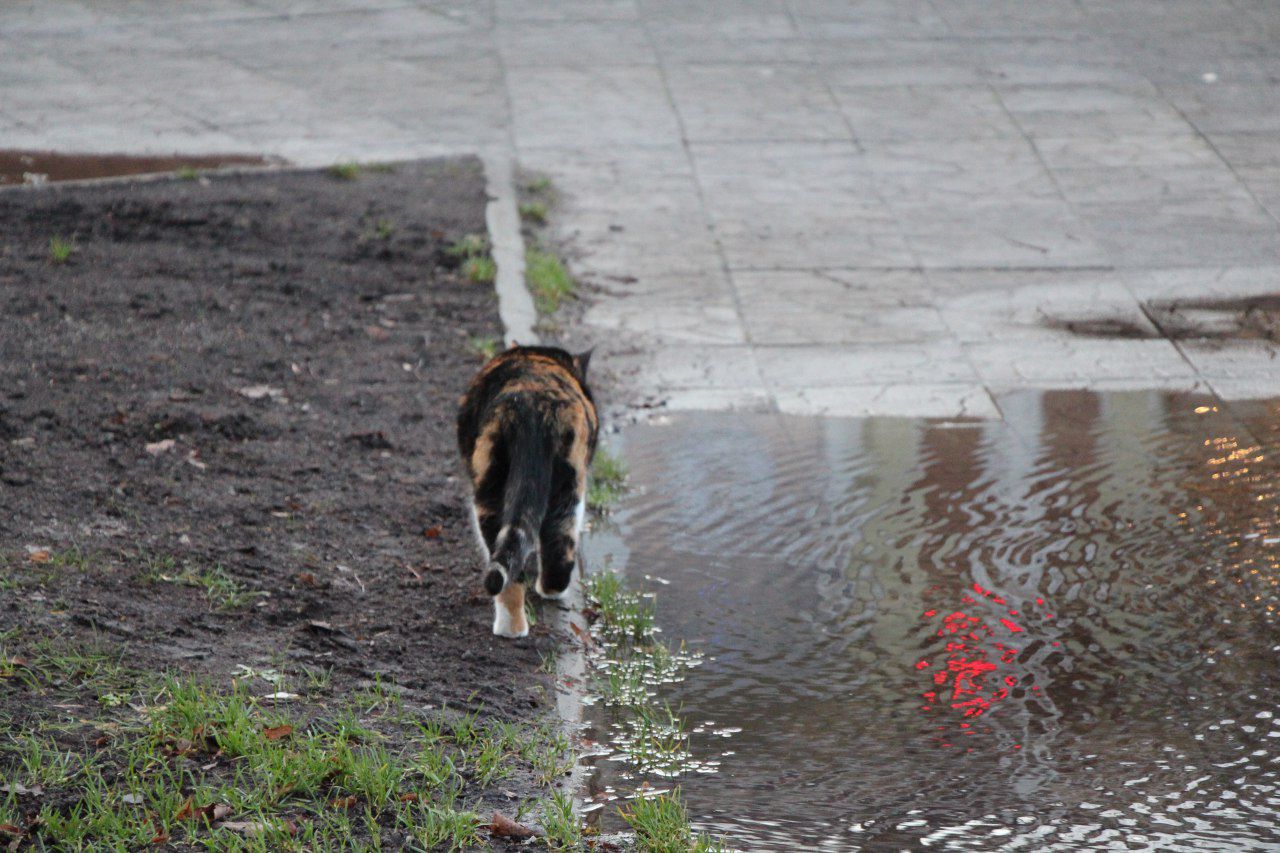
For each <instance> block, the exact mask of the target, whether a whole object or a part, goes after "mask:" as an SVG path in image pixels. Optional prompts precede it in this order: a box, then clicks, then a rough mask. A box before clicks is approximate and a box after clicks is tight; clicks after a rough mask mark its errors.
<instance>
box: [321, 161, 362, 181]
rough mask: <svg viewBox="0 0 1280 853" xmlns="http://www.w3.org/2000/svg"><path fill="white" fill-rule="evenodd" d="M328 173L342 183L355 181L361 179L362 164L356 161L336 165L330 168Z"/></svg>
mask: <svg viewBox="0 0 1280 853" xmlns="http://www.w3.org/2000/svg"><path fill="white" fill-rule="evenodd" d="M328 172H329V174H330V175H331V176H332V177H335V178H337V179H338V180H340V181H354V180H355V179H356V178H358V177H360V164H359V163H357V162H355V161H354V160H347V161H344V162H342V163H334V164H333V165H332V166H330V167H329V169H328Z"/></svg>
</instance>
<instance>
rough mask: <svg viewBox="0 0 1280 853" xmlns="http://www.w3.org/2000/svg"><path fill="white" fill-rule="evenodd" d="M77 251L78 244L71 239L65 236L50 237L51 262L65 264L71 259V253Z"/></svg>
mask: <svg viewBox="0 0 1280 853" xmlns="http://www.w3.org/2000/svg"><path fill="white" fill-rule="evenodd" d="M75 251H76V244H75V243H74V242H72V241H71V240H68V239H66V238H63V237H58V236H54V237H50V238H49V262H50V263H52V264H65V263H66V262H67V261H69V260H70V259H71V255H72V254H73V253H74V252H75Z"/></svg>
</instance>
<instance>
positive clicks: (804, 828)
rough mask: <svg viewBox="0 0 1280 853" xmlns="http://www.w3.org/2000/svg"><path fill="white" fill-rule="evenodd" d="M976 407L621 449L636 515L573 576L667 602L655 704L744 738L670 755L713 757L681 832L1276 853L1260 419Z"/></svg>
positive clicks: (758, 428)
mask: <svg viewBox="0 0 1280 853" xmlns="http://www.w3.org/2000/svg"><path fill="white" fill-rule="evenodd" d="M1000 405H1001V408H1002V411H1003V412H1004V413H1005V416H1006V421H1005V422H999V423H984V424H980V425H976V426H963V425H955V424H945V423H933V422H924V421H911V420H890V419H870V420H861V421H855V420H835V419H825V420H824V419H811V420H809V419H787V418H781V417H771V416H746V415H724V414H721V415H688V416H682V417H677V418H675V419H674V420H672V421H671V422H670V423H669V424H667V425H662V426H652V425H650V426H640V427H635V428H632V429H631V430H629V431H628V432H627V433H625V434H624V436H623V439H624V441H625V447H624V450H625V453H626V456H627V458H628V461H629V464H630V466H631V470H632V473H633V479H634V481H635V483H636V485H637V486H638V487H639V488H638V490H637V494H636V495H635V496H634V497H633V498H632V499H631V500H630V501H628V504H627V506H626V507H625V508H624V510H623V511H622V512H620V513H619V514H618V516H617V519H616V521H617V532H616V534H615V535H612V536H600V537H599V538H597V539H593V541H592V542H591V543H590V546H589V547H588V549H587V555H588V560H589V561H591V562H598V561H599V560H601V559H603V558H604V556H605V555H606V554H610V555H612V557H613V559H614V564H615V565H619V564H625V565H626V567H627V571H628V573H629V575H630V576H631V578H632V579H633V582H641V583H642V580H641V579H642V577H643V575H645V574H652V575H657V576H660V577H662V578H665V579H667V580H669V581H670V585H668V586H662V587H660V588H659V590H660V594H659V622H660V624H661V625H662V627H663V631H664V634H663V636H664V637H665V638H667V639H668V640H677V641H678V640H687V641H688V642H689V644H690V646H691V648H693V649H696V650H699V651H702V652H705V653H706V654H707V655H708V656H709V659H708V660H707V661H706V662H705V663H704V664H703V665H702V666H701V667H699V668H698V669H697V670H695V671H694V672H693V673H692V674H691V675H690V677H689V678H688V679H687V680H686V681H685V682H683V683H681V684H678V685H673V686H671V687H669V688H667V689H666V690H665V691H664V694H663V695H664V698H669V699H670V700H671V702H672V704H673V705H677V704H679V705H683V708H684V710H685V716H686V718H687V719H689V720H690V721H691V722H693V723H695V724H696V723H699V722H701V721H704V720H708V721H712V722H713V723H715V724H716V725H719V726H732V727H741V728H742V731H741V732H740V733H735V734H733V735H732V736H731V737H729V738H727V739H726V738H715V739H708V738H704V739H702V740H699V738H698V737H695V739H694V743H695V747H696V748H698V749H703V750H704V751H707V752H708V754H706V755H700V756H698V757H700V758H717V757H718V753H722V752H729V753H730V754H729V755H728V756H725V757H719V760H720V761H721V765H720V772H719V773H718V774H716V775H714V776H709V777H708V776H705V775H702V776H691V777H690V778H689V779H687V780H685V783H684V784H685V790H686V795H687V798H688V801H689V804H690V806H691V809H692V810H693V812H694V814H695V815H697V816H698V817H699V818H700V821H701V825H702V826H703V827H704V828H708V829H714V830H717V831H725V832H728V833H730V834H731V835H732V836H733V838H734V839H736V840H737V842H738V844H739V845H740V846H741V847H744V848H747V849H766V848H771V849H779V850H782V849H788V850H790V849H797V846H799V847H833V848H840V849H849V848H855V847H858V846H862V845H870V846H875V845H885V846H890V847H893V846H903V845H912V844H916V843H919V842H921V841H923V840H925V839H929V840H931V841H932V842H934V843H936V844H937V845H938V846H944V847H981V848H988V847H996V846H1004V845H1009V846H1010V847H1013V848H1017V847H1022V848H1025V849H1044V848H1047V847H1053V846H1055V845H1061V846H1063V847H1080V846H1086V847H1096V846H1104V845H1107V844H1111V843H1116V844H1119V843H1121V839H1124V840H1126V841H1128V842H1135V841H1136V842H1137V843H1139V844H1142V843H1150V844H1159V845H1161V846H1173V847H1174V848H1176V847H1178V846H1179V845H1181V846H1184V847H1190V846H1193V845H1196V844H1200V845H1209V846H1218V847H1221V846H1224V845H1225V846H1230V847H1234V848H1236V849H1244V848H1248V847H1250V846H1252V847H1263V846H1268V845H1276V844H1280V826H1278V824H1277V820H1276V817H1275V815H1276V813H1277V808H1280V782H1277V776H1276V772H1277V771H1276V769H1275V768H1276V767H1277V764H1276V762H1277V756H1278V755H1280V723H1277V722H1276V718H1275V717H1274V716H1272V715H1273V714H1275V713H1276V712H1277V711H1280V708H1278V707H1277V703H1278V701H1280V683H1278V680H1277V678H1276V672H1277V667H1276V662H1277V648H1280V631H1277V627H1276V622H1275V606H1276V603H1277V595H1276V582H1277V576H1278V575H1280V572H1278V571H1277V555H1280V539H1278V538H1277V537H1280V528H1278V527H1277V525H1276V513H1277V506H1278V505H1280V504H1278V503H1277V500H1276V497H1275V495H1274V493H1273V484H1274V479H1273V474H1272V472H1273V470H1274V469H1273V468H1272V467H1271V466H1272V462H1271V460H1269V459H1266V458H1264V457H1265V456H1266V455H1267V452H1268V451H1269V450H1274V449H1275V446H1276V444H1277V439H1276V434H1275V433H1274V432H1273V430H1274V429H1275V428H1274V426H1273V424H1274V423H1275V409H1274V407H1273V408H1271V409H1268V408H1267V407H1264V406H1255V407H1253V408H1252V409H1249V410H1247V411H1245V414H1246V415H1247V423H1241V422H1240V421H1238V420H1236V419H1234V418H1233V417H1232V416H1231V415H1230V414H1229V413H1226V412H1220V411H1217V409H1216V408H1215V407H1214V406H1213V404H1212V403H1206V402H1205V401H1204V400H1203V399H1200V398H1190V397H1182V396H1171V395H1167V394H1159V393H1123V394H1110V395H1094V394H1087V393H1083V392H1052V393H1047V394H1031V393H1028V394H1019V395H1013V396H1010V397H1007V398H1004V399H1002V400H1001V401H1000ZM1197 409H1199V411H1197ZM1242 411H1243V410H1242ZM1264 447H1265V448H1266V450H1264V449H1263V448H1264ZM624 542H625V546H626V552H625V553H624V552H623V551H622V550H621V549H620V547H619V546H620V545H621V543H624ZM712 752H714V753H716V754H711V753H712ZM606 772H611V773H617V772H618V771H617V770H616V768H614V769H611V770H608V771H606ZM607 781H608V780H607V779H606V780H605V782H607ZM618 787H619V788H623V787H625V785H619V786H618ZM1143 839H1145V841H1143Z"/></svg>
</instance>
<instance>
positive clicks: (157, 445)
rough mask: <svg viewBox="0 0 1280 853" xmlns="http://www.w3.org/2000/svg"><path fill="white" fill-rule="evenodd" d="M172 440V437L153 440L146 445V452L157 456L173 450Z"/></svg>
mask: <svg viewBox="0 0 1280 853" xmlns="http://www.w3.org/2000/svg"><path fill="white" fill-rule="evenodd" d="M173 445H174V440H173V439H172V438H165V439H161V440H160V441H153V442H151V443H149V444H148V445H147V452H148V453H150V454H151V455H152V456H159V455H160V454H161V453H168V452H169V451H170V450H173Z"/></svg>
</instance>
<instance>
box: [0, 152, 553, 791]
mask: <svg viewBox="0 0 1280 853" xmlns="http://www.w3.org/2000/svg"><path fill="white" fill-rule="evenodd" d="M485 201H486V199H485V195H484V181H483V175H482V173H481V169H480V166H479V164H478V163H477V162H476V161H475V160H471V159H466V160H449V161H433V162H426V163H415V164H399V165H396V166H394V167H389V168H384V169H377V170H373V169H363V170H361V172H360V173H359V175H358V176H356V177H355V178H354V179H343V178H342V177H341V176H340V175H339V174H330V173H328V172H324V171H275V172H266V173H259V174H222V175H216V174H215V175H212V176H209V177H202V178H201V179H199V180H178V179H174V180H162V181H145V182H138V183H109V184H99V185H47V186H41V187H26V188H14V189H9V190H4V191H0V228H2V229H3V233H4V235H5V237H4V242H3V249H2V251H0V481H2V482H0V519H3V520H4V523H3V525H2V526H0V554H2V555H3V560H4V564H3V574H2V575H0V580H2V581H3V583H0V637H4V636H8V638H9V642H10V643H11V644H16V646H17V647H18V648H20V647H21V644H22V643H23V642H24V640H28V639H34V638H39V637H48V636H58V637H61V638H65V639H70V640H85V641H90V640H93V641H97V642H102V641H105V642H107V643H109V644H111V645H112V646H114V647H116V648H118V649H120V650H122V651H123V653H124V656H125V659H126V661H127V663H128V664H129V665H130V666H132V667H135V668H138V669H144V670H153V671H160V670H174V669H177V670H181V671H184V672H189V673H195V674H197V675H200V676H208V677H209V678H211V679H213V680H215V681H216V682H217V683H228V682H229V680H230V678H231V677H232V676H233V675H234V674H235V673H236V667H237V665H241V664H243V665H246V666H251V667H266V666H270V665H272V664H273V662H274V663H275V664H276V665H279V664H280V662H281V661H284V662H285V666H287V667H301V668H309V669H312V670H317V669H329V668H331V669H332V674H333V675H332V683H331V686H330V690H331V691H332V692H334V693H341V692H342V691H346V690H354V689H359V688H361V687H367V686H368V684H369V683H370V682H371V681H375V680H377V681H380V682H381V683H382V684H384V685H389V686H390V687H389V688H388V689H392V690H394V691H395V692H397V693H399V694H401V695H402V696H403V697H404V698H405V701H406V703H407V705H408V706H409V707H410V708H414V707H429V706H430V707H439V706H441V705H443V704H445V703H448V704H449V705H451V706H452V707H455V708H463V709H468V708H483V709H485V713H486V714H491V715H495V716H498V717H501V718H503V719H507V720H514V721H530V720H534V719H538V718H541V717H542V715H544V714H545V713H546V709H547V708H551V707H554V697H553V696H552V695H551V690H550V684H549V681H548V678H547V676H545V675H541V674H539V672H538V668H539V664H540V650H541V651H546V650H548V649H549V648H550V646H551V645H552V639H551V637H550V636H549V635H548V630H547V625H546V622H545V620H544V621H543V622H542V623H541V624H539V625H537V626H535V628H534V635H533V636H532V637H531V638H529V639H527V640H523V641H515V642H512V641H509V640H499V639H497V638H494V637H493V636H492V635H491V633H490V630H489V621H490V607H489V603H488V599H487V598H486V597H485V596H484V595H483V594H482V590H481V588H480V582H479V580H480V576H479V571H478V569H477V566H476V563H475V559H476V558H475V555H474V553H473V546H472V539H471V534H470V530H469V519H468V518H467V515H466V513H465V511H464V503H463V491H462V485H461V481H460V479H459V477H458V473H459V470H458V463H457V458H456V449H455V445H454V435H453V418H454V412H455V406H456V402H457V399H458V397H459V394H460V393H461V391H462V390H463V388H464V386H465V384H466V382H467V381H468V379H469V377H470V376H471V375H472V373H473V372H474V371H475V370H476V369H477V368H478V366H479V364H480V359H479V357H478V356H477V355H476V352H475V350H474V347H473V346H472V343H473V342H474V340H475V339H478V338H485V337H490V336H498V335H499V334H500V328H499V325H498V321H497V312H496V303H495V297H494V295H493V291H492V288H491V287H490V286H488V285H478V284H473V283H470V282H468V281H467V280H466V279H465V277H464V276H463V275H462V274H461V272H460V271H459V269H458V263H457V261H456V259H454V258H452V257H450V255H449V254H448V252H447V251H446V249H447V247H448V245H449V244H450V243H451V242H452V241H454V240H456V239H457V238H459V237H461V236H463V235H465V234H469V233H483V232H484V218H483V214H484V204H485ZM53 238H59V240H62V241H69V242H70V244H71V245H72V246H73V247H74V248H73V250H72V251H71V253H70V255H69V257H68V258H67V259H66V260H65V262H61V263H59V262H57V260H56V259H55V258H54V257H53V254H54V253H53V252H51V240H52V239H53ZM202 577H203V578H210V577H212V578H217V579H222V580H223V581H229V582H230V584H231V585H232V586H231V588H232V589H234V590H238V591H240V593H242V595H241V600H240V601H238V602H233V603H231V604H230V605H229V606H226V605H225V599H218V600H217V601H211V600H210V598H209V597H208V596H207V595H206V589H205V587H206V586H209V584H208V583H204V582H201V581H199V580H198V579H199V578H202ZM10 686H12V682H9V683H7V684H0V687H5V688H6V689H0V719H5V718H8V722H9V723H10V724H11V725H16V726H19V727H20V726H21V724H22V721H23V720H24V719H26V718H29V717H31V716H32V715H35V714H38V713H40V712H41V709H39V708H38V707H34V705H36V704H38V702H39V701H40V699H39V697H38V696H37V695H35V694H25V693H24V692H23V691H21V690H10V689H7V688H8V687H10ZM518 784H519V780H512V781H511V782H509V783H507V784H506V785H505V787H508V788H510V787H512V786H513V785H516V786H518ZM515 793H517V794H520V795H523V794H525V793H527V792H525V791H520V790H517V791H516V792H515Z"/></svg>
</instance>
